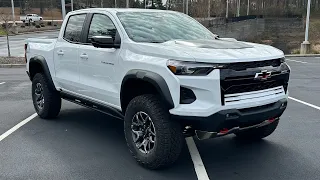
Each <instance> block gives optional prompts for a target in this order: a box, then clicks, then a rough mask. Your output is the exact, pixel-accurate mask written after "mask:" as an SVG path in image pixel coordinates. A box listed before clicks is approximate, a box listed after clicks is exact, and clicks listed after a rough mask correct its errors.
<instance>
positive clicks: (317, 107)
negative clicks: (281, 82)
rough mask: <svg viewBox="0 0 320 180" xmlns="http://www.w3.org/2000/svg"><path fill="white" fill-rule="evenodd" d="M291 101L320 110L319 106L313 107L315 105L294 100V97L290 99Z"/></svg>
mask: <svg viewBox="0 0 320 180" xmlns="http://www.w3.org/2000/svg"><path fill="white" fill-rule="evenodd" d="M289 99H291V100H294V101H296V102H299V103H301V104H304V105H307V106H309V107H312V108H315V109H317V110H320V107H319V106H316V105H313V104H310V103H307V102H304V101H301V100H299V99H296V98H293V97H289Z"/></svg>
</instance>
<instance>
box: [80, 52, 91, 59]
mask: <svg viewBox="0 0 320 180" xmlns="http://www.w3.org/2000/svg"><path fill="white" fill-rule="evenodd" d="M80 58H81V59H88V58H89V56H88V54H86V53H82V54H81V55H80Z"/></svg>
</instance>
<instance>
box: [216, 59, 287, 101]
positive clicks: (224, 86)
mask: <svg viewBox="0 0 320 180" xmlns="http://www.w3.org/2000/svg"><path fill="white" fill-rule="evenodd" d="M277 63H280V59H279V60H269V61H259V62H248V63H232V64H229V66H230V67H229V69H221V70H220V86H221V103H222V105H224V95H225V94H236V93H244V92H252V91H260V90H264V89H270V88H274V87H279V86H283V88H284V90H285V92H287V89H288V81H289V74H290V69H289V67H288V66H287V65H286V64H284V63H282V64H281V63H280V65H279V66H278V65H277ZM240 65H243V66H240ZM255 66H261V67H262V66H276V67H273V68H270V67H268V68H261V67H255ZM240 67H241V68H242V69H243V68H244V67H245V68H248V67H252V68H250V69H246V70H235V69H240ZM231 68H233V69H231ZM264 69H266V70H268V71H271V72H272V75H271V77H270V78H269V79H268V80H257V79H255V78H254V77H255V75H256V73H260V72H261V71H262V70H264Z"/></svg>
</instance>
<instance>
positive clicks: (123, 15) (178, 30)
mask: <svg viewBox="0 0 320 180" xmlns="http://www.w3.org/2000/svg"><path fill="white" fill-rule="evenodd" d="M117 16H118V17H119V19H120V21H121V24H122V25H123V27H124V29H125V30H126V32H127V34H128V36H129V37H130V39H132V40H133V41H136V42H150V43H161V42H165V41H170V40H177V39H180V40H197V39H215V35H214V34H213V33H211V32H210V31H209V30H208V29H206V28H205V27H203V26H202V25H200V24H199V23H198V22H197V21H196V20H195V19H192V18H191V17H189V16H187V15H185V14H182V13H176V12H167V11H162V12H160V11H159V12H118V13H117Z"/></svg>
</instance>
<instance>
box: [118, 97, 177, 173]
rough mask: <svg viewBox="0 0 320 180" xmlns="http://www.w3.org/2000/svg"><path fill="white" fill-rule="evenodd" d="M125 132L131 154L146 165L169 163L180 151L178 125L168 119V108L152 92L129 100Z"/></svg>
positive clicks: (165, 164) (154, 165)
mask: <svg viewBox="0 0 320 180" xmlns="http://www.w3.org/2000/svg"><path fill="white" fill-rule="evenodd" d="M124 132H125V137H126V141H127V145H128V147H129V150H130V152H131V154H132V156H133V157H134V158H135V159H136V161H137V162H138V163H139V164H140V165H142V166H144V167H146V168H149V169H158V168H162V167H165V166H169V165H171V164H172V163H174V162H175V161H176V160H177V159H178V157H179V155H180V152H181V148H182V144H183V136H182V131H181V127H180V125H179V124H178V123H177V122H174V121H172V120H170V115H169V112H168V110H167V109H166V108H165V106H164V105H163V104H162V103H161V101H160V99H158V98H157V97H156V96H155V95H142V96H138V97H136V98H134V99H132V100H131V101H130V103H129V105H128V107H127V110H126V114H125V122H124Z"/></svg>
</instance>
